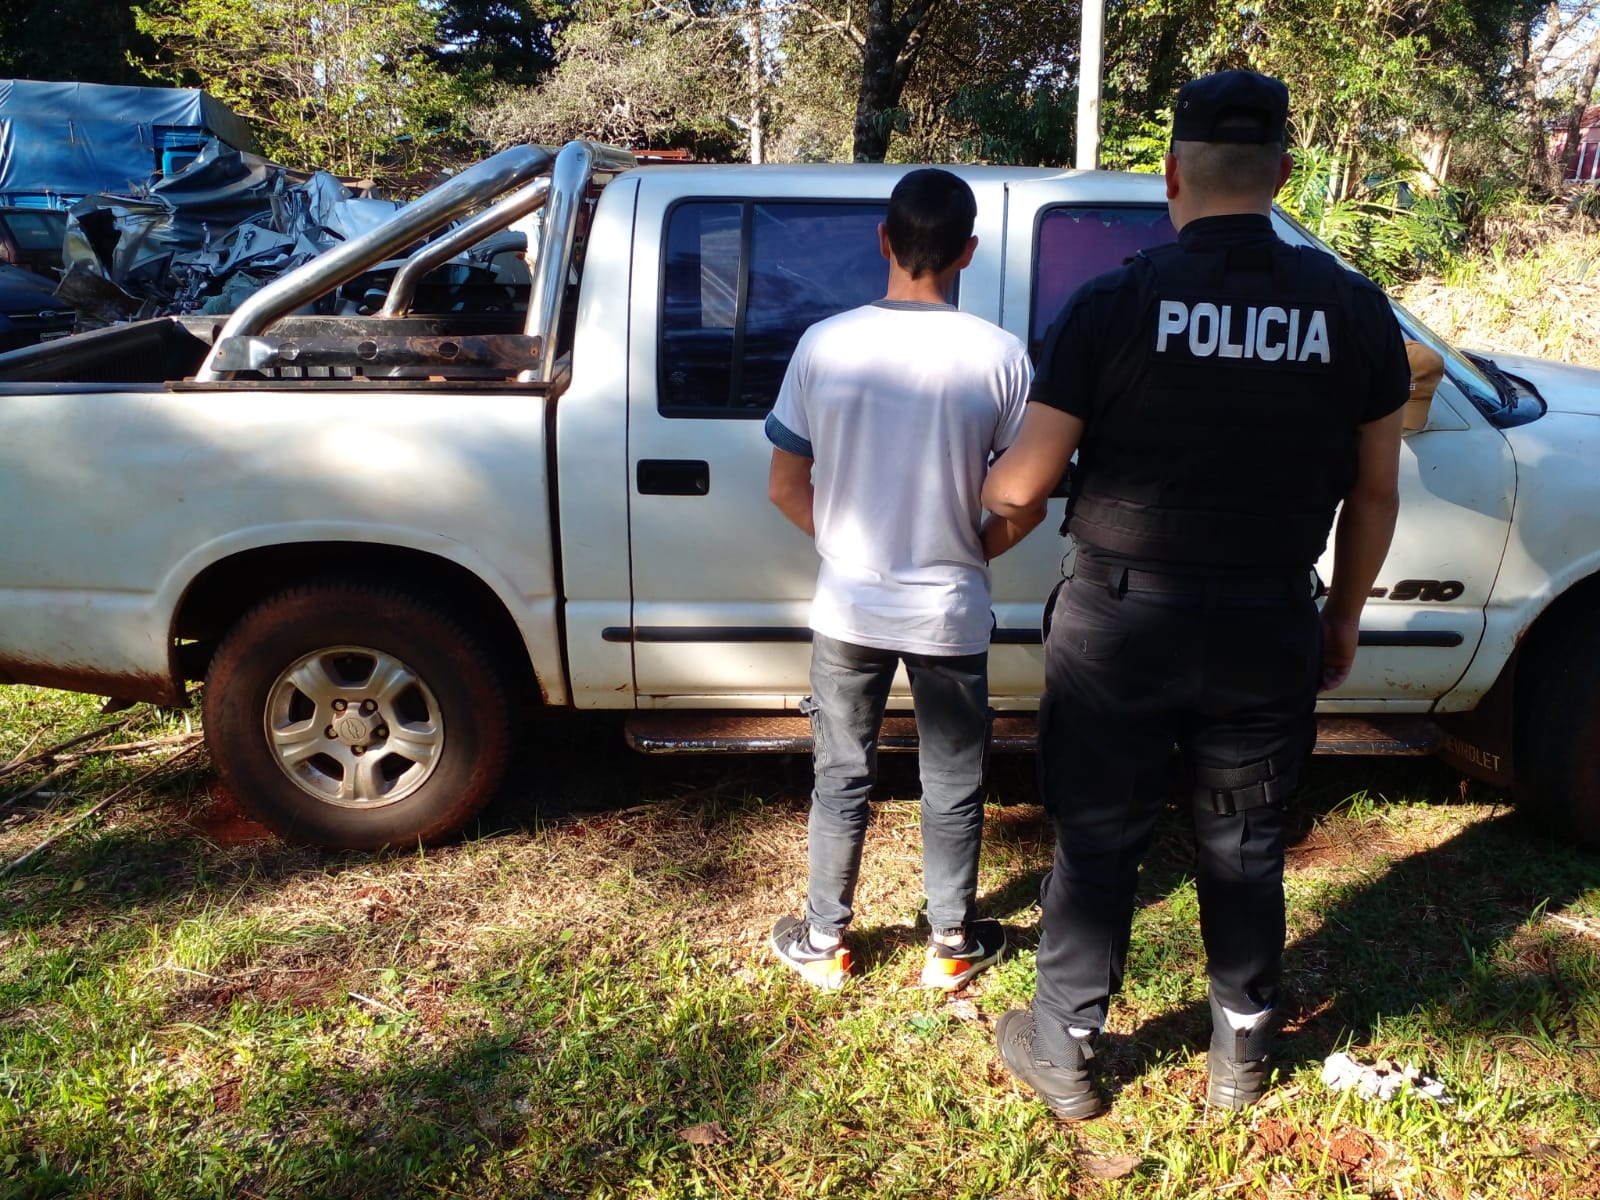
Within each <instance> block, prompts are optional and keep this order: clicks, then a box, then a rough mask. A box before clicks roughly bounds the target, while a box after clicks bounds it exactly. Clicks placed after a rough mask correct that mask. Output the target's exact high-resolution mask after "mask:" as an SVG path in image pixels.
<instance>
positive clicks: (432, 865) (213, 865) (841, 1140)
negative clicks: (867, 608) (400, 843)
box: [0, 688, 1600, 1200]
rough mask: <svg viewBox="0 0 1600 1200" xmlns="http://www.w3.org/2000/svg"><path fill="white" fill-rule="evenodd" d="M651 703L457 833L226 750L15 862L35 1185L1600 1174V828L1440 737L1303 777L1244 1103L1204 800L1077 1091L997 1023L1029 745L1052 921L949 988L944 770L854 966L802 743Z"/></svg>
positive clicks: (17, 720)
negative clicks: (851, 973) (1227, 1096)
mask: <svg viewBox="0 0 1600 1200" xmlns="http://www.w3.org/2000/svg"><path fill="white" fill-rule="evenodd" d="M0 704H4V705H5V706H6V707H5V709H4V712H5V714H6V716H7V720H8V721H9V722H10V724H11V726H13V727H8V728H4V729H0V739H11V740H10V741H4V740H0V747H5V746H10V747H12V749H11V751H10V753H11V754H12V755H14V754H15V753H16V749H17V748H19V747H20V745H21V744H23V743H25V742H26V741H27V739H28V737H29V736H31V734H30V733H29V730H28V727H27V726H26V722H28V721H32V722H34V723H35V728H36V730H37V729H51V730H54V731H55V732H53V733H52V734H51V735H49V736H48V737H46V739H45V740H46V741H49V740H60V736H64V735H65V734H66V733H70V732H73V731H76V730H77V729H78V728H80V727H83V726H85V725H87V724H90V723H92V722H94V721H97V720H100V718H98V717H97V716H95V715H94V713H93V711H92V709H89V708H86V707H85V706H84V705H82V704H80V702H78V701H77V700H74V699H72V698H65V697H57V696H55V695H54V694H51V693H46V692H37V691H31V690H28V689H20V688H14V689H0ZM51 712H56V713H58V716H56V717H54V718H52V717H51V716H50V715H49V714H50V713H51ZM140 720H141V721H149V722H152V723H153V725H154V726H155V727H159V728H162V729H169V728H178V729H181V718H180V719H179V720H178V723H177V724H176V725H174V724H173V722H172V721H170V720H168V719H166V718H163V717H160V716H156V715H152V716H149V717H141V718H140ZM58 735H59V736H58ZM126 736H128V737H136V736H149V734H148V733H147V732H146V731H145V730H144V728H143V727H140V728H139V729H138V730H133V731H130V732H129V733H127V734H126ZM534 736H536V737H537V736H538V735H537V734H535V735H534ZM616 736H617V731H616V729H615V727H614V726H613V725H612V724H611V723H609V722H606V721H595V722H583V723H574V724H573V725H571V726H569V727H566V728H565V729H564V730H563V731H562V733H561V736H560V737H558V738H553V737H550V736H549V734H548V733H547V734H546V735H545V736H544V738H543V739H542V740H541V741H540V742H539V743H538V744H536V745H531V746H530V748H529V753H528V754H527V755H526V756H525V758H526V761H525V762H524V763H523V764H522V765H521V766H520V767H519V769H518V771H517V772H516V776H515V783H514V785H513V786H512V787H511V788H510V789H508V794H507V795H506V797H505V798H504V800H502V801H500V802H498V803H497V805H496V807H495V809H494V810H493V811H492V812H490V813H489V814H488V815H487V816H486V818H485V820H484V822H483V825H482V827H481V828H480V829H479V830H478V831H477V833H476V834H475V836H473V837H472V838H469V839H466V840H464V841H462V842H461V843H459V844H457V845H453V846H449V847H445V848H442V849H439V850H434V851H429V852H427V853H414V854H396V855H389V856H381V857H373V856H365V855H349V854H320V853H315V852H310V851H305V850H299V849H295V848H291V847H286V846H283V845H281V844H279V843H277V842H275V841H273V840H270V839H265V838H256V837H249V836H241V834H248V833H249V829H248V827H247V826H244V825H242V824H241V823H240V822H239V821H238V820H237V819H236V816H235V815H233V814H231V813H230V811H229V809H228V806H227V803H226V801H225V799H224V798H221V797H216V796H213V795H212V788H211V780H210V778H209V776H208V775H207V773H206V770H205V766H204V763H203V762H202V763H200V764H197V765H196V766H194V767H192V768H191V769H189V770H187V771H181V772H174V773H171V774H169V775H166V776H158V777H157V778H156V779H155V780H153V781H152V782H151V784H150V785H149V786H147V787H143V788H141V789H139V790H138V791H137V792H136V793H134V794H133V795H131V796H129V797H128V798H127V799H126V800H125V801H123V802H119V803H118V804H116V805H114V806H112V807H111V808H109V809H108V810H107V811H106V812H105V813H103V814H101V815H100V816H98V817H97V818H95V819H94V820H92V821H89V822H86V823H85V824H83V825H82V826H80V827H78V828H77V829H75V830H73V831H72V832H71V833H69V834H68V835H67V836H65V837H63V838H62V839H61V840H60V841H58V842H57V843H55V844H54V845H53V846H52V847H51V848H50V849H49V850H48V851H46V852H45V853H44V854H42V855H40V856H39V857H38V858H37V859H35V860H34V861H32V862H30V863H29V864H27V865H25V866H24V867H23V868H21V869H20V870H18V871H15V872H13V873H12V874H10V875H7V876H3V877H0V1197H55V1196H83V1197H90V1196H94V1197H100V1196H116V1197H152V1198H153V1197H185V1198H187V1197H207V1196H218V1197H253V1196H283V1197H298V1196H332V1197H381V1198H384V1200H389V1198H392V1197H410V1196H460V1197H499V1196H516V1197H521V1196H527V1197H612V1196H615V1197H642V1198H646V1200H654V1198H662V1200H665V1198H668V1197H672V1198H677V1197H699V1196H704V1197H717V1198H728V1197H751V1198H755V1197H821V1196H839V1197H857V1196H862V1197H864V1196H871V1197H928V1196H932V1197H963V1198H965V1197H970V1198H973V1200H977V1198H980V1197H982V1198H1006V1200H1011V1198H1017V1200H1021V1198H1025V1197H1026V1198H1031V1197H1063V1196H1072V1197H1086V1198H1102V1197H1104V1198H1113V1197H1116V1198H1122V1197H1127V1198H1134V1197H1138V1198H1141V1200H1142V1198H1162V1200H1168V1198H1170V1200H1179V1198H1188V1197H1217V1198H1222V1197H1252V1198H1254V1197H1271V1198H1278V1197H1283V1198H1287V1197H1318V1198H1320V1197H1358V1196H1359V1197H1377V1196H1384V1197H1388V1196H1396V1195H1398V1196H1402V1197H1407V1198H1410V1197H1437V1198H1440V1200H1468V1198H1469V1197H1494V1198H1495V1200H1500V1198H1517V1197H1527V1198H1529V1200H1532V1198H1536V1197H1537V1198H1543V1197H1560V1196H1573V1197H1579V1196H1596V1195H1600V1170H1597V1169H1596V1153H1597V1144H1596V1139H1597V1134H1600V859H1597V858H1596V856H1594V855H1591V854H1587V853H1584V852H1581V851H1579V850H1576V849H1574V848H1573V847H1571V846H1569V845H1565V844H1560V843H1556V842H1553V841H1551V840H1549V839H1547V838H1545V837H1543V836H1541V835H1540V834H1538V833H1536V832H1534V831H1531V830H1530V829H1528V828H1526V827H1524V826H1523V825H1522V824H1521V823H1520V821H1519V820H1518V819H1517V818H1516V816H1515V815H1514V814H1512V813H1510V812H1509V811H1508V810H1507V809H1506V807H1505V804H1504V800H1503V797H1500V796H1498V795H1496V794H1493V793H1488V792H1485V791H1482V790H1480V789H1477V788H1470V789H1467V790H1466V792H1465V795H1464V796H1463V793H1462V790H1461V789H1460V788H1459V787H1458V782H1459V781H1458V780H1457V779H1456V778H1454V777H1452V776H1450V775H1449V774H1448V773H1447V772H1445V771H1444V770H1443V768H1441V767H1439V766H1437V765H1436V764H1432V763H1412V762H1400V761H1387V762H1378V761H1374V762H1355V763H1351V762H1333V761H1320V762H1318V763H1317V764H1316V765H1315V767H1314V768H1313V769H1312V770H1311V771H1310V772H1309V778H1308V781H1307V785H1306V787H1305V788H1304V789H1303V792H1302V795H1301V797H1300V798H1299V801H1298V802H1297V807H1298V811H1299V814H1300V816H1301V818H1302V821H1301V825H1302V830H1301V834H1300V835H1299V836H1298V838H1297V840H1296V842H1295V845H1294V847H1293V848H1292V850H1291V854H1290V865H1289V875H1288V894H1289V903H1290V931H1291V932H1290V942H1291V944H1290V949H1289V953H1288V957H1287V961H1286V967H1287V972H1288V980H1289V983H1290V986H1291V988H1292V994H1293V999H1292V1001H1291V1004H1290V1006H1289V1007H1290V1023H1289V1026H1288V1028H1287V1030H1286V1033H1285V1036H1284V1038H1283V1043H1282V1051H1283V1053H1282V1071H1281V1078H1280V1080H1279V1083H1278V1086H1277V1087H1276V1088H1275V1089H1274V1090H1273V1092H1272V1093H1271V1095H1270V1096H1269V1100H1268V1103H1267V1104H1266V1105H1264V1106H1262V1107H1261V1108H1260V1109H1258V1110H1256V1111H1255V1112H1252V1113H1249V1114H1244V1115H1233V1114H1221V1113H1215V1112H1208V1111H1207V1110H1206V1109H1205V1107H1204V1105H1203V1102H1202V1098H1203V1095H1204V1044H1205V1039H1206V1033H1207V1023H1208V1019H1209V1018H1208V1014H1207V1010H1206V1003H1205V995H1204V981H1203V971H1202V955H1201V948H1200V944H1199V935H1198V930H1197V927H1196V906H1195V895H1194V885H1193V881H1192V877H1191V874H1190V856H1189V851H1188V845H1187V839H1186V836H1185V833H1184V830H1183V827H1182V822H1181V820H1180V819H1179V815H1178V814H1177V813H1175V812H1174V813H1171V814H1169V816H1168V818H1167V819H1166V820H1165V821H1164V823H1163V825H1162V827H1161V829H1160V831H1159V834H1158V837H1157V843H1156V846H1155V849H1154V851H1153V853H1152V855H1151V859H1150V861H1149V863H1148V865H1147V868H1146V870H1145V872H1144V876H1143V881H1142V885H1141V905H1140V908H1139V912H1138V916H1137V925H1136V929H1135V941H1134V947H1133V951H1132V954H1131V956H1130V962H1129V977H1128V985H1127V987H1126V989H1125V991H1124V994H1123V995H1122V996H1121V997H1119V998H1118V1000H1117V1001H1116V1002H1115V1003H1114V1005H1113V1013H1112V1018H1111V1022H1110V1026H1109V1028H1108V1031H1107V1037H1106V1039H1105V1041H1104V1043H1103V1045H1104V1048H1105V1054H1104V1059H1105V1061H1106V1063H1107V1066H1108V1068H1109V1072H1110V1077H1111V1086H1112V1090H1113V1105H1112V1109H1111V1111H1110V1113H1108V1114H1107V1115H1106V1116H1105V1117H1103V1118H1100V1119H1098V1120H1096V1121H1093V1122H1089V1123H1087V1124H1083V1125H1077V1126H1063V1125H1060V1124H1058V1123H1056V1122H1055V1121H1053V1120H1052V1119H1051V1118H1050V1117H1049V1116H1048V1114H1047V1112H1046V1110H1045V1109H1044V1108H1043V1106H1042V1105H1040V1104H1039V1103H1037V1102H1036V1101H1034V1100H1032V1099H1031V1098H1029V1096H1028V1095H1026V1094H1025V1093H1024V1092H1022V1091H1019V1090H1018V1089H1017V1088H1016V1087H1014V1086H1013V1085H1012V1083H1011V1081H1010V1080H1009V1078H1008V1077H1007V1075H1006V1074H1005V1072H1004V1071H1003V1069H1002V1068H1001V1067H1000V1066H999V1063H998V1060H997V1058H996V1056H995V1054H994V1048H993V1023H994V1021H995V1020H996V1019H997V1018H998V1017H999V1015H1000V1014H1001V1013H1003V1012H1004V1011H1006V1010H1007V1009H1008V1008H1011V1007H1014V1006H1016V1005H1019V1004H1023V1003H1026V1002H1027V1000H1028V998H1029V996H1030V994H1031V991H1032V986H1033V950H1034V947H1035V945H1036V943H1037V936H1038V930H1037V925H1036V914H1035V912H1034V911H1033V909H1032V902H1033V899H1034V897H1035V896H1036V894H1037V887H1038V882H1039V879H1040V877H1041V876H1042V874H1043V872H1044V870H1045V869H1046V867H1047V865H1048V861H1049V854H1050V846H1051V842H1050V834H1049V828H1048V823H1047V822H1046V820H1045V818H1044V816H1043V814H1042V812H1041V811H1040V809H1039V808H1038V807H1037V805H1036V804H1035V803H1034V797H1033V795H1032V790H1031V782H1030V778H1029V770H1028V765H1027V764H1026V763H1024V762H1007V761H1005V760H1002V761H1001V762H1000V763H999V764H998V765H997V769H996V771H995V775H994V803H992V805H991V808H990V812H989V818H988V827H987V831H986V832H987V842H986V846H985V857H984V865H983V876H982V881H981V885H982V905H983V908H984V910H985V912H986V913H988V914H990V915H993V916H996V917H999V918H1000V919H1001V920H1002V921H1004V922H1005V923H1006V925H1007V928H1008V933H1009V936H1010V938H1011V941H1012V942H1013V944H1014V945H1015V946H1016V952H1015V953H1014V954H1013V955H1012V956H1010V957H1009V958H1008V959H1007V960H1006V961H1005V962H1003V963H1002V964H1001V965H1000V966H999V967H998V968H997V969H995V970H994V971H992V972H990V973H989V974H988V975H986V976H984V977H982V979H981V980H980V981H979V983H978V984H977V985H975V986H974V987H973V988H972V989H971V990H970V991H968V992H966V993H963V994H959V995H957V996H955V997H952V998H946V997H943V996H941V995H935V994H929V993H926V992H923V991H922V990H920V989H917V988H915V987H913V986H912V984H913V983H914V981H915V979H916V976H917V973H918V970H919V967H920V955H921V944H922V938H923V936H924V935H923V932H922V930H920V929H919V928H918V927H917V925H916V921H917V912H918V904H919V897H920V891H919V886H918V883H919V881H918V858H917V854H918V851H917V838H916V804H915V800H914V795H915V778H914V773H913V772H912V771H911V769H910V765H909V764H908V763H906V762H905V761H904V760H898V761H891V762H889V763H888V764H886V771H885V780H884V788H883V789H882V790H883V792H884V799H883V801H882V802H881V803H880V804H879V805H878V806H877V808H876V812H875V817H874V820H873V824H872V828H871V832H870V836H869V842H868V848H867V855H866V860H865V863H864V871H863V879H862V886H861V894H860V897H859V907H860V910H861V916H860V918H859V920H858V933H859V943H858V944H859V947H860V949H861V951H862V954H861V957H862V958H864V959H865V960H866V963H867V966H868V970H867V971H866V973H865V974H864V975H863V976H862V977H861V978H860V979H858V980H856V981H854V982H853V983H852V984H851V986H849V987H848V988H846V989H845V990H844V991H843V992H842V993H838V994H823V993H818V992H814V991H812V990H810V989H808V988H807V987H806V985H805V984H804V983H802V982H801V981H799V980H798V979H797V978H795V977H794V976H792V975H791V974H789V973H787V972H785V971H783V970H782V969H781V968H779V967H777V966H776V965H774V964H773V962H772V960H771V958H770V956H769V954H768V952H767V950H766V947H765V941H766V932H767V929H768V927H769V926H770V924H771V921H772V919H773V918H774V917H775V916H776V915H777V914H779V913H780V912H784V911H792V910H793V909H794V908H795V907H796V905H797V904H798V902H799V898H800V895H801V891H802V889H803V883H804V844H805V794H806V791H807V788H808V783H809V781H808V779H807V764H805V763H804V762H803V761H797V760H784V759H771V760H752V759H736V760H735V759H730V760H726V761H723V762H715V763H705V762H688V761H684V760H645V759H639V758H635V757H631V756H628V755H625V754H623V753H621V752H620V751H619V743H618V742H617V741H616ZM4 753H5V751H4V750H3V749H0V754H4ZM96 769H98V770H100V771H102V772H103V773H105V774H106V778H105V779H103V780H99V781H97V782H96V781H92V779H93V773H94V771H95V770H96ZM128 771H129V768H128V767H127V766H125V765H122V764H113V765H110V766H107V765H101V766H99V767H98V768H97V767H96V764H94V763H92V762H89V761H87V760H86V762H85V763H84V765H83V768H82V772H81V778H80V775H78V774H75V775H73V776H72V777H71V778H70V779H68V780H66V781H65V782H64V783H63V786H62V788H61V796H60V797H58V798H57V799H55V800H54V801H50V802H44V801H40V802H34V801H29V802H25V803H23V804H21V805H17V806H13V808H12V809H10V810H0V811H7V812H9V813H10V816H9V817H7V818H6V822H7V823H6V824H5V825H3V826H0V856H3V857H4V859H6V860H7V861H9V860H10V859H11V858H13V857H14V856H15V855H16V854H17V853H20V851H21V850H22V849H26V848H28V847H29V846H31V845H33V844H35V843H36V842H37V841H39V840H40V839H41V838H42V837H43V836H45V835H46V834H47V833H48V832H50V830H51V829H54V828H57V827H58V826H59V825H60V823H62V822H64V821H67V820H70V819H71V818H72V816H73V815H74V814H75V813H76V812H77V811H80V810H81V809H83V808H86V807H87V806H88V805H89V804H91V803H93V802H94V800H95V799H96V798H97V797H98V796H99V795H101V794H102V793H103V792H104V791H105V790H108V789H109V788H110V787H112V786H116V785H117V784H116V780H120V779H122V778H123V777H125V776H127V774H128ZM1339 1049H1343V1050H1348V1051H1349V1052H1350V1053H1352V1054H1354V1055H1355V1056H1357V1057H1358V1058H1361V1059H1363V1060H1368V1061H1371V1060H1375V1059H1378V1058H1386V1057H1392V1058H1396V1059H1400V1060H1402V1061H1406V1060H1409V1061H1412V1062H1415V1063H1417V1064H1418V1065H1419V1066H1421V1067H1422V1068H1423V1069H1424V1070H1426V1071H1427V1072H1428V1073H1430V1074H1432V1075H1434V1076H1436V1077H1438V1078H1439V1079H1441V1080H1443V1081H1444V1082H1445V1084H1446V1086H1447V1087H1448V1088H1449V1091H1450V1094H1451V1097H1452V1099H1453V1103H1452V1104H1450V1105H1447V1106H1441V1105H1438V1104H1435V1103H1433V1102H1431V1101H1428V1100H1425V1099H1423V1098H1421V1097H1418V1096H1414V1095H1412V1096H1402V1097H1401V1098H1400V1099H1399V1100H1397V1101H1395V1102H1393V1103H1389V1104H1382V1103H1377V1102H1367V1101H1362V1100H1359V1099H1357V1098H1355V1097H1354V1096H1353V1095H1351V1094H1349V1093H1345V1094H1335V1093H1332V1092H1330V1091H1328V1090H1327V1089H1326V1088H1325V1087H1324V1086H1323V1085H1322V1084H1321V1081H1320V1071H1321V1064H1322V1061H1323V1059H1324V1058H1325V1057H1326V1056H1327V1055H1328V1054H1329V1053H1331V1052H1333V1051H1334V1050H1339ZM707 1126H714V1128H713V1129H712V1130H711V1131H710V1132H709V1133H706V1132H705V1127H707ZM697 1130H699V1131H701V1132H699V1133H696V1134H695V1136H696V1137H698V1138H699V1139H700V1140H699V1142H698V1143H697V1142H694V1141H690V1140H687V1139H686V1138H685V1136H684V1134H685V1133H690V1132H694V1131H697ZM702 1134H703V1136H702ZM1101 1176H1109V1177H1104V1178H1102V1177H1101Z"/></svg>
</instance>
